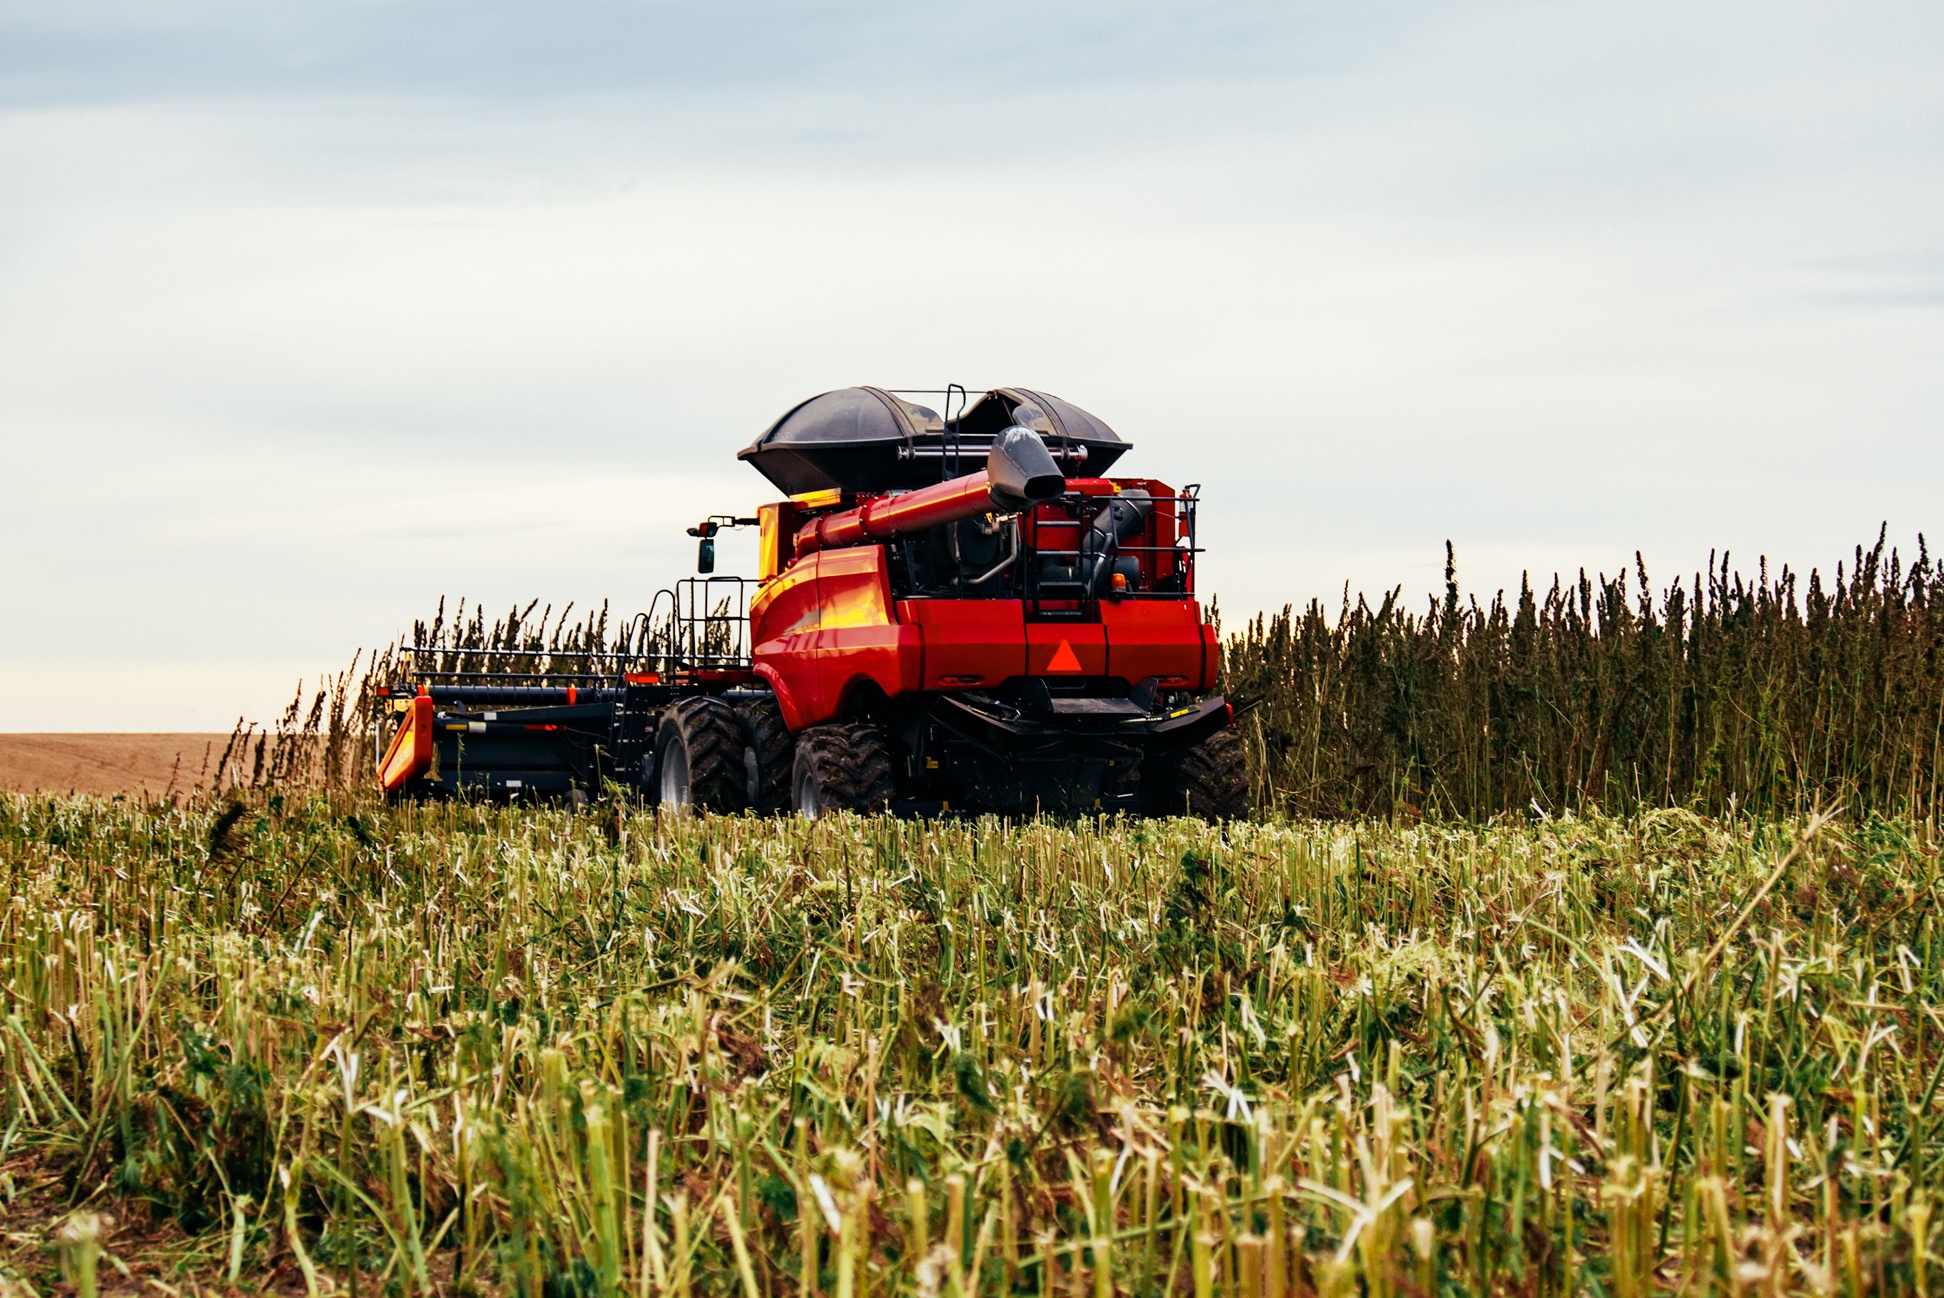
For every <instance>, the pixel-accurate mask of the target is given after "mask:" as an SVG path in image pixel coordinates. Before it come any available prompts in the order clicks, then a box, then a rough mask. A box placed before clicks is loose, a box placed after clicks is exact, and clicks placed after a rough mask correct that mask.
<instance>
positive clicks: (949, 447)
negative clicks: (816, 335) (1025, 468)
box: [736, 387, 1128, 496]
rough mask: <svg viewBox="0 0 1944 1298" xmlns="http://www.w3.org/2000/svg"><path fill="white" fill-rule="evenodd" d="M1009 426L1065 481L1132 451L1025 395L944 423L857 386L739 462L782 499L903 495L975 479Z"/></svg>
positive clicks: (1080, 415) (1090, 422)
mask: <svg viewBox="0 0 1944 1298" xmlns="http://www.w3.org/2000/svg"><path fill="white" fill-rule="evenodd" d="M927 395H930V394H927ZM957 400H958V398H957V397H956V396H954V398H953V403H954V413H955V414H956V413H957V409H956V402H957ZM1015 426H1017V427H1022V428H1028V429H1031V430H1032V431H1033V432H1035V433H1038V434H1039V435H1040V438H1041V440H1043V441H1044V442H1045V443H1046V449H1047V450H1048V451H1049V452H1050V453H1051V454H1052V456H1053V458H1054V460H1055V461H1056V462H1057V463H1058V464H1059V466H1060V469H1061V470H1062V471H1063V472H1064V473H1065V474H1066V475H1067V476H1068V477H1099V476H1100V475H1102V474H1104V473H1106V472H1107V468H1108V466H1109V465H1111V464H1112V463H1113V462H1114V461H1115V460H1117V459H1119V458H1120V457H1121V455H1122V454H1123V453H1125V452H1126V451H1127V450H1128V444H1127V443H1126V442H1123V441H1122V440H1121V439H1120V437H1119V436H1118V435H1117V434H1116V433H1115V432H1114V430H1113V429H1111V428H1109V427H1108V426H1107V425H1106V424H1105V423H1103V422H1102V421H1101V420H1099V419H1098V418H1096V417H1095V416H1093V415H1090V414H1088V413H1087V412H1086V411H1084V410H1082V409H1080V407H1078V406H1075V405H1071V404H1069V403H1067V402H1065V401H1062V400H1061V399H1060V398H1058V397H1056V396H1052V395H1050V394H1048V393H1044V392H1035V391H1033V390H1031V389H1030V388H994V389H992V390H991V391H990V392H984V393H978V394H976V395H975V396H974V398H973V400H972V402H971V404H970V405H969V406H967V407H966V409H965V411H964V413H963V414H960V415H959V416H958V418H956V419H954V420H953V421H952V423H951V424H950V425H948V424H947V423H946V421H945V419H944V417H943V416H942V415H941V414H939V412H938V411H937V410H935V409H933V408H932V407H931V406H928V405H921V404H919V403H918V402H916V401H913V400H909V399H907V398H905V397H902V396H899V395H897V394H895V393H892V392H888V391H886V390H884V389H883V388H867V387H857V388H839V389H838V390H837V391H835V392H826V393H824V394H823V395H822V396H816V397H812V398H810V399H809V400H808V401H806V402H804V403H803V404H802V405H799V406H797V407H796V408H795V409H793V410H791V411H790V412H789V413H787V414H785V415H784V416H783V417H782V418H781V419H779V420H777V421H776V422H775V423H774V424H771V425H770V427H769V429H768V431H766V432H765V433H764V434H763V435H762V436H761V437H758V438H757V439H756V440H755V441H754V442H751V443H750V444H749V445H748V446H747V447H745V448H744V449H743V450H742V451H741V452H740V453H739V454H738V455H737V457H736V458H737V459H740V460H747V461H749V463H750V464H752V465H754V466H755V467H756V470H757V472H759V473H761V474H762V475H763V476H764V477H766V478H768V479H769V480H770V481H771V482H772V483H774V484H776V486H777V488H778V489H779V490H781V491H783V492H784V493H785V494H786V495H792V496H794V495H798V494H801V493H802V492H806V491H823V490H827V489H829V488H832V487H835V488H838V489H840V490H843V491H859V492H883V491H896V490H905V489H909V488H913V487H923V486H928V485H930V484H931V483H934V482H939V481H942V480H944V479H946V478H955V477H960V476H962V475H964V474H967V473H976V472H978V471H979V470H980V469H982V468H984V467H985V463H986V453H987V451H988V450H990V448H991V447H992V444H993V443H994V442H995V441H997V440H998V439H999V437H1000V435H1001V434H1003V433H1004V432H1005V431H1006V430H1007V429H1008V428H1012V427H1015Z"/></svg>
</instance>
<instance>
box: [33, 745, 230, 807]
mask: <svg viewBox="0 0 1944 1298" xmlns="http://www.w3.org/2000/svg"><path fill="white" fill-rule="evenodd" d="M228 742H229V736H228V735H202V734H165V735H67V734H40V735H26V734H23V735H8V734H0V789H10V790H15V791H19V792H24V793H31V792H34V791H36V790H44V791H47V792H55V793H68V792H73V793H98V794H114V793H128V794H138V793H149V794H154V795H157V796H160V795H162V794H164V793H166V792H168V789H169V782H170V780H171V778H174V780H175V785H176V788H177V789H178V790H181V791H184V792H186V791H187V790H188V789H189V788H190V787H191V786H193V785H194V784H195V783H196V781H197V779H198V777H203V762H204V758H205V756H206V757H207V758H208V762H209V765H210V768H211V769H212V770H213V769H214V767H215V764H216V762H217V760H218V759H219V758H220V757H221V756H222V753H223V746H224V745H225V744H227V743H228ZM178 758H180V760H181V768H180V773H179V774H178V773H177V765H176V763H177V759H178ZM203 778H207V777H203Z"/></svg>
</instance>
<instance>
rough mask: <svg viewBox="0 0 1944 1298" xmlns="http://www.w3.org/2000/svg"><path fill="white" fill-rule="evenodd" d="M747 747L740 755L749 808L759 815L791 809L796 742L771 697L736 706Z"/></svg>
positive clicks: (780, 710)
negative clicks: (791, 787)
mask: <svg viewBox="0 0 1944 1298" xmlns="http://www.w3.org/2000/svg"><path fill="white" fill-rule="evenodd" d="M736 715H737V716H739V717H741V718H742V722H743V729H744V731H745V732H746V733H747V737H748V740H749V747H748V748H746V749H745V750H744V752H743V761H744V764H745V776H746V783H747V785H748V793H749V805H750V806H752V807H754V808H755V809H756V811H757V814H759V815H764V816H768V815H773V814H775V813H776V812H779V811H788V810H789V809H790V775H791V771H792V767H793V765H794V759H795V757H796V740H795V739H794V737H792V736H791V734H790V728H789V727H788V726H786V725H784V724H783V709H782V707H781V706H780V705H778V703H777V701H776V700H775V699H773V698H769V699H759V700H757V701H755V702H751V703H742V704H738V705H737V707H736Z"/></svg>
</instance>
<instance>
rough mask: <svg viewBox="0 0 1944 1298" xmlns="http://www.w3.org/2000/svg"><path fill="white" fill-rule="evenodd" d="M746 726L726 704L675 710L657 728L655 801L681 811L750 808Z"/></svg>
mask: <svg viewBox="0 0 1944 1298" xmlns="http://www.w3.org/2000/svg"><path fill="white" fill-rule="evenodd" d="M747 783H748V777H747V775H746V774H745V767H744V763H743V728H742V721H741V719H740V718H738V717H737V716H736V712H735V709H734V708H731V707H730V706H729V705H728V704H727V703H724V702H723V701H722V700H721V699H716V698H708V697H701V698H692V699H683V700H682V701H681V702H680V703H675V704H671V705H670V706H669V707H668V709H667V710H666V711H664V712H663V713H662V715H661V722H660V724H659V725H657V726H656V727H655V800H656V801H657V802H659V803H660V804H661V805H663V806H665V807H671V808H673V809H675V810H677V811H686V810H688V809H690V808H694V809H696V810H699V811H716V812H725V813H727V812H736V811H741V810H743V809H744V808H745V807H747V806H748V805H749V795H748V789H747Z"/></svg>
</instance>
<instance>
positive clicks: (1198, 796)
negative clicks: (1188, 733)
mask: <svg viewBox="0 0 1944 1298" xmlns="http://www.w3.org/2000/svg"><path fill="white" fill-rule="evenodd" d="M1157 783H1158V784H1159V786H1160V787H1159V788H1158V789H1156V790H1155V793H1157V794H1158V795H1159V796H1158V797H1157V798H1155V800H1154V801H1152V802H1150V803H1149V804H1148V813H1149V814H1150V815H1156V816H1182V815H1186V816H1196V817H1199V818H1200V819H1202V820H1208V821H1214V822H1217V823H1219V822H1221V821H1225V820H1247V819H1248V818H1249V814H1250V810H1251V808H1250V806H1249V763H1248V755H1247V753H1245V752H1244V751H1243V748H1242V740H1241V737H1240V736H1238V735H1237V734H1236V733H1235V732H1234V731H1233V730H1221V731H1217V732H1216V733H1215V734H1212V735H1210V736H1209V737H1208V738H1206V739H1204V740H1202V741H1201V742H1200V743H1199V744H1196V745H1195V746H1194V747H1193V748H1190V749H1187V750H1186V751H1184V752H1181V753H1179V754H1177V755H1176V756H1175V757H1174V759H1173V760H1172V761H1170V762H1169V763H1167V765H1166V766H1165V767H1164V768H1163V771H1162V778H1161V779H1160V780H1158V781H1157Z"/></svg>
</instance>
